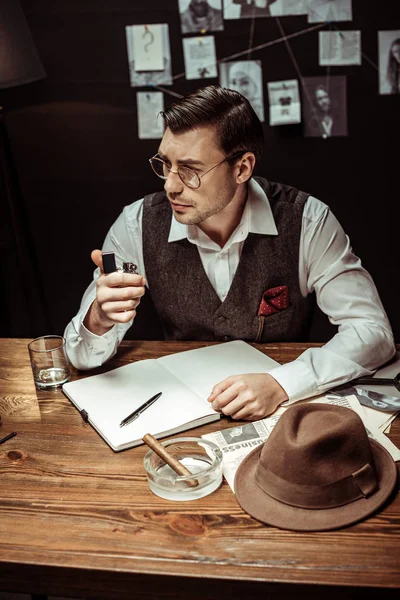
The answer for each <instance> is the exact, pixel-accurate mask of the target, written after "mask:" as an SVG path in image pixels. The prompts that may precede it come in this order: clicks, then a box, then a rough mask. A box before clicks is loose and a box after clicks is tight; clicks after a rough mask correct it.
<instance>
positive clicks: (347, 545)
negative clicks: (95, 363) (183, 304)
mask: <svg viewBox="0 0 400 600" xmlns="http://www.w3.org/2000/svg"><path fill="white" fill-rule="evenodd" d="M29 341H30V340H27V339H1V340H0V415H1V417H2V425H1V427H0V437H3V436H4V435H6V434H7V433H9V432H11V431H17V436H15V437H14V438H12V439H11V440H9V441H7V442H5V443H4V444H2V445H0V590H5V591H7V590H8V591H14V592H30V593H37V594H39V593H43V594H46V593H47V594H51V595H59V596H61V595H62V596H68V597H77V598H83V597H85V598H86V597H87V598H110V599H114V598H115V599H124V598H133V597H134V598H170V599H171V598H207V599H208V598H210V599H212V598H223V597H225V596H228V595H229V597H230V598H233V599H235V598H244V597H249V598H258V597H260V598H261V597H262V598H266V597H272V596H275V595H277V596H278V595H279V597H282V598H292V597H293V598H294V597H298V595H299V593H300V594H301V595H303V594H304V595H305V594H307V596H308V597H310V598H317V597H318V598H320V597H321V596H322V595H324V596H326V595H327V596H332V597H333V594H335V596H337V594H340V596H341V600H342V598H355V597H358V596H359V597H360V598H361V596H362V597H363V598H366V597H375V595H376V594H378V595H379V593H380V591H381V592H382V591H383V590H380V591H379V590H378V589H377V588H386V589H385V590H384V591H385V597H390V598H391V597H393V598H395V597H396V596H397V597H399V596H400V593H399V588H400V498H399V494H398V488H397V489H396V492H395V494H394V495H393V497H392V498H391V499H390V502H389V503H388V504H387V505H386V506H385V507H384V509H383V510H381V511H380V512H379V514H377V515H375V516H373V517H371V518H369V519H367V520H366V521H363V522H361V523H358V524H356V525H354V526H351V527H348V528H345V529H342V530H339V531H336V532H326V533H322V532H321V533H296V532H291V531H284V530H280V529H277V528H274V527H269V526H267V525H264V524H262V523H259V522H258V521H256V520H255V519H253V518H251V517H250V516H248V515H247V514H246V513H245V512H244V511H243V510H242V509H241V508H240V507H239V505H238V503H237V502H236V499H235V496H234V494H233V493H232V491H231V489H230V487H229V486H228V484H227V483H226V482H225V481H223V484H222V485H221V487H220V488H219V489H218V490H216V491H215V492H214V493H213V494H211V495H210V496H207V497H205V498H202V499H199V500H194V501H190V502H173V501H168V500H164V499H161V498H158V497H157V496H155V495H154V494H152V492H151V491H150V490H149V487H148V484H147V481H146V476H145V471H144V468H143V457H144V454H145V453H146V451H147V449H148V448H147V447H146V446H144V445H143V446H139V447H136V448H132V449H130V450H126V451H124V452H120V453H114V452H113V451H112V450H111V449H110V448H109V447H108V446H107V444H106V443H105V442H104V441H103V440H102V439H101V437H100V436H99V435H98V434H97V433H96V432H95V431H94V429H93V428H92V427H91V426H90V425H89V424H87V423H85V422H84V421H83V420H82V418H81V416H80V414H79V412H78V411H77V410H76V409H75V408H74V406H73V405H72V404H71V403H70V402H69V400H68V399H67V398H66V397H65V396H64V395H63V393H62V392H61V391H59V390H58V391H55V392H47V391H39V390H36V388H35V386H34V383H33V378H32V373H31V369H30V363H29V355H28V349H27V344H28V342H29ZM205 345H210V344H209V343H192V342H150V341H146V342H141V341H131V342H123V343H122V344H121V346H120V349H119V351H118V354H117V356H116V357H115V358H114V359H112V360H111V361H110V362H109V363H107V365H105V366H104V367H102V368H99V369H96V370H93V371H90V372H80V373H78V372H77V371H75V370H74V371H73V379H77V378H79V377H86V376H88V375H93V374H94V373H97V372H102V371H106V370H109V369H111V368H115V367H117V366H122V365H124V364H127V363H129V362H132V361H136V360H142V359H146V358H155V357H159V356H163V355H166V354H169V353H171V352H181V351H183V350H189V349H192V348H194V347H200V346H205ZM314 345H315V346H317V345H318V344H314ZM254 346H255V347H256V348H258V349H260V350H262V351H265V352H266V353H267V354H268V355H269V356H271V357H272V358H274V359H275V360H277V361H278V362H280V363H285V362H288V361H290V360H292V359H293V358H295V357H296V356H298V355H299V354H300V353H301V352H302V351H304V350H305V349H306V348H307V347H309V346H307V345H304V344H254ZM110 403H112V398H110ZM230 426H232V423H231V422H229V421H228V420H226V421H224V422H223V423H213V424H209V425H205V426H203V427H200V428H197V429H193V430H191V433H190V435H196V436H197V435H202V434H204V433H207V432H210V431H214V430H217V429H221V428H222V427H230ZM389 437H390V438H391V439H392V440H393V441H394V443H396V445H398V446H400V426H399V422H398V420H396V421H395V422H394V423H393V425H392V429H391V432H390V436H389ZM338 586H339V587H338Z"/></svg>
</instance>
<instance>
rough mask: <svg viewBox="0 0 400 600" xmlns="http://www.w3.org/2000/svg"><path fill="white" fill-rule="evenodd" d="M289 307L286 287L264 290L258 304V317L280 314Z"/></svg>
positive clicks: (280, 286)
mask: <svg viewBox="0 0 400 600" xmlns="http://www.w3.org/2000/svg"><path fill="white" fill-rule="evenodd" d="M288 306H289V293H288V288H287V286H286V285H279V286H278V287H274V288H270V289H269V290H266V291H265V292H264V293H263V295H262V299H261V302H260V307H259V309H258V313H257V314H258V316H259V317H260V316H263V317H268V315H273V314H274V313H277V312H280V311H281V310H284V309H285V308H287V307H288Z"/></svg>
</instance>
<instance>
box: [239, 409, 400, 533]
mask: <svg viewBox="0 0 400 600" xmlns="http://www.w3.org/2000/svg"><path fill="white" fill-rule="evenodd" d="M396 481H397V467H396V464H395V462H394V460H393V459H392V457H391V456H390V454H389V453H388V452H387V450H386V449H385V448H383V446H381V444H378V443H377V442H375V440H371V439H369V437H368V436H367V433H366V430H365V427H364V424H363V422H362V420H361V419H360V417H359V416H358V415H357V413H356V412H354V411H353V410H351V409H349V408H345V407H343V406H334V405H330V404H295V405H293V406H291V407H290V408H288V409H287V410H286V411H285V412H284V413H283V415H282V416H281V417H280V419H279V421H278V422H277V424H276V425H275V427H274V429H273V431H272V433H271V435H270V436H269V438H268V439H267V440H266V441H265V442H264V444H263V445H261V446H258V447H257V448H256V449H255V450H253V451H252V452H251V453H250V454H249V455H248V456H246V458H245V459H244V460H243V462H242V463H241V464H240V466H239V468H238V470H237V472H236V476H235V483H234V487H235V494H236V498H237V500H238V502H239V504H240V506H241V507H242V508H243V509H244V510H245V511H246V512H247V513H249V514H250V515H251V516H252V517H254V518H255V519H258V520H259V521H262V522H263V523H267V524H269V525H274V526H275V527H281V528H283V529H292V530H295V531H326V530H330V529H338V528H340V527H345V526H346V525H351V524H352V523H356V522H357V521H361V520H362V519H365V518H366V517H368V516H369V515H371V514H372V513H373V512H375V511H376V510H377V509H378V508H379V507H380V506H382V504H383V503H384V502H385V500H386V499H387V498H388V497H389V496H390V494H391V492H392V491H393V489H394V487H395V485H396Z"/></svg>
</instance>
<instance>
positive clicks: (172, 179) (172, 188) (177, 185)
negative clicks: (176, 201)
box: [164, 170, 184, 194]
mask: <svg viewBox="0 0 400 600" xmlns="http://www.w3.org/2000/svg"><path fill="white" fill-rule="evenodd" d="M183 188H184V185H183V182H182V180H181V178H180V177H179V175H178V171H172V170H170V172H169V173H168V177H167V179H166V180H165V184H164V189H165V191H166V192H167V194H179V193H181V192H182V191H183Z"/></svg>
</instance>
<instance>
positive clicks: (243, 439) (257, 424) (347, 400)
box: [202, 396, 400, 491]
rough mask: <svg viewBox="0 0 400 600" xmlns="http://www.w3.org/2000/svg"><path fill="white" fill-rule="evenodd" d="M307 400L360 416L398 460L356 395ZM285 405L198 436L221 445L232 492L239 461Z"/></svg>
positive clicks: (399, 456) (371, 434)
mask: <svg viewBox="0 0 400 600" xmlns="http://www.w3.org/2000/svg"><path fill="white" fill-rule="evenodd" d="M307 402H310V403H327V404H334V405H338V406H345V407H346V408H350V409H352V410H354V411H355V412H356V413H357V414H358V415H359V416H360V418H361V419H362V421H363V423H364V425H365V428H366V431H367V434H368V436H369V437H371V438H372V439H374V440H375V441H377V442H379V443H380V444H381V445H382V446H383V447H384V448H386V450H387V451H388V452H389V454H390V455H391V456H392V458H393V460H395V461H398V460H400V450H399V449H398V448H397V447H396V446H395V445H394V444H393V442H391V441H390V440H389V438H388V437H387V436H386V435H385V434H384V433H382V432H381V431H379V429H378V428H377V427H375V425H374V424H373V422H372V421H371V420H370V419H368V418H367V417H366V416H365V413H364V411H363V407H362V406H361V404H360V403H359V401H358V400H357V398H356V396H343V397H333V396H329V397H327V396H318V397H317V398H313V399H312V400H307ZM288 408H289V406H286V407H284V406H281V407H280V408H279V409H278V410H277V411H276V412H275V413H274V414H273V415H271V416H269V417H266V418H265V419H261V420H260V421H253V422H250V423H245V424H244V425H239V426H237V427H231V428H229V429H224V430H220V431H215V432H214V433H207V434H205V435H203V436H202V437H203V438H204V439H206V440H209V441H211V442H214V443H215V444H217V446H219V448H221V450H222V454H223V459H222V472H223V475H224V477H225V479H226V481H227V482H228V484H229V486H230V487H231V488H232V491H235V490H234V479H235V474H236V471H237V469H238V467H239V465H240V463H241V462H242V460H243V459H244V458H245V457H246V456H247V454H249V453H250V452H251V451H252V450H254V448H256V447H257V446H259V445H260V444H263V443H264V442H265V440H266V439H267V438H268V437H269V436H270V434H271V431H272V430H273V428H274V427H275V425H276V423H277V422H278V420H279V418H280V417H281V416H282V414H283V413H284V412H285V410H287V409H288Z"/></svg>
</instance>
